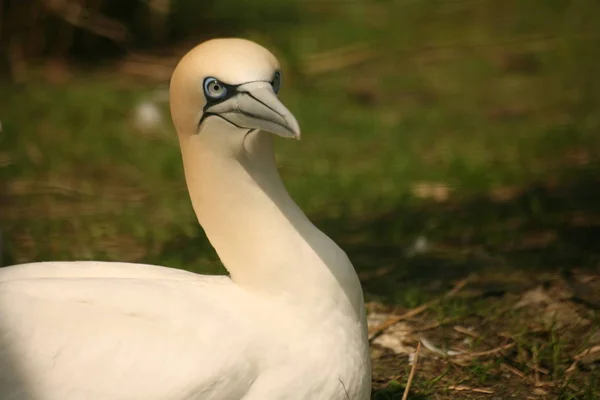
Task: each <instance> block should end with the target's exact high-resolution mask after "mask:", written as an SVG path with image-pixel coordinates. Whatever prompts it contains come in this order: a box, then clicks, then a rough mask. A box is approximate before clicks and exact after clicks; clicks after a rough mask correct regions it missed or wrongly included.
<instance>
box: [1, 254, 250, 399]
mask: <svg viewBox="0 0 600 400" xmlns="http://www.w3.org/2000/svg"><path fill="white" fill-rule="evenodd" d="M53 264H54V266H57V267H59V270H60V273H58V272H57V271H54V273H55V276H51V275H52V273H51V272H50V271H42V269H43V270H45V269H46V268H47V267H48V265H47V264H46V265H43V266H42V265H41V264H37V266H36V264H29V265H27V266H25V268H24V269H23V270H22V271H16V269H19V267H17V268H15V270H13V271H6V272H4V271H2V272H0V398H1V399H7V400H8V399H24V398H29V397H31V398H34V399H43V400H46V399H52V400H53V399H65V400H69V399H84V398H85V399H166V398H169V399H172V398H178V399H187V398H190V399H194V398H200V399H215V400H216V399H229V398H241V397H242V396H243V393H244V391H245V390H247V388H248V387H249V386H250V385H251V383H252V381H253V380H254V379H255V377H254V375H253V374H254V373H255V371H254V370H253V361H252V360H251V359H250V357H246V351H247V348H248V345H247V343H248V341H249V340H255V339H256V337H255V332H254V331H253V329H254V328H253V324H252V323H251V322H250V321H247V320H245V318H248V317H247V314H250V313H246V312H244V307H248V310H250V309H251V308H252V307H253V305H252V304H251V301H249V300H248V299H246V298H245V294H244V292H243V291H241V290H239V289H238V288H237V287H236V286H235V285H233V284H232V283H231V282H230V281H229V280H228V279H227V278H217V277H206V279H203V277H202V276H200V275H193V276H190V279H183V276H184V275H185V274H184V275H180V276H179V278H177V279H176V278H174V276H177V274H178V272H174V274H175V275H173V274H172V273H171V271H175V270H169V271H165V275H164V276H162V278H164V279H161V273H160V271H161V269H156V270H153V269H150V270H148V271H146V270H144V271H141V270H140V271H136V268H138V267H137V266H134V267H132V269H130V270H129V271H128V272H126V271H124V270H119V271H118V273H114V274H113V276H110V275H111V274H110V268H112V267H123V264H120V265H110V266H109V268H108V269H107V270H102V271H101V268H98V267H99V265H98V264H96V269H97V270H96V271H95V272H94V273H92V270H91V269H90V270H89V271H87V272H86V273H84V272H82V271H79V270H76V267H77V266H76V265H75V264H76V263H75V264H72V265H70V263H53ZM72 267H73V268H72ZM79 267H81V265H80V266H79ZM11 268H12V267H11ZM9 269H10V268H9ZM117 269H118V268H117ZM124 269H127V267H124ZM137 272H139V274H138V273H137ZM56 275H59V276H56ZM114 275H118V276H117V277H115V276H114ZM240 308H241V309H240ZM233 383H235V384H233Z"/></svg>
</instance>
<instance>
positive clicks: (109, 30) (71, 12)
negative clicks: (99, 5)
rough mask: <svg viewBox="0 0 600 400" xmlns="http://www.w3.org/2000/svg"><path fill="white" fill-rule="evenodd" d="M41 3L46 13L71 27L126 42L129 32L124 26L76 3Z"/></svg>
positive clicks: (44, 0) (47, 0)
mask: <svg viewBox="0 0 600 400" xmlns="http://www.w3.org/2000/svg"><path fill="white" fill-rule="evenodd" d="M41 2H42V4H44V6H45V7H46V8H47V9H48V11H50V12H52V13H54V14H56V15H57V16H59V17H60V18H62V19H63V20H65V21H66V22H68V23H69V24H71V25H73V26H77V27H79V28H82V29H85V30H87V31H89V32H92V33H94V34H96V35H99V36H103V37H105V38H108V39H111V40H114V41H115V42H119V43H122V42H126V41H127V38H128V37H129V30H128V29H127V27H126V26H125V25H123V24H122V23H120V22H118V21H116V20H114V19H111V18H108V17H106V16H104V15H102V14H100V13H97V12H93V11H90V10H88V9H86V8H84V7H83V6H82V5H81V4H79V3H78V2H75V1H69V0H41Z"/></svg>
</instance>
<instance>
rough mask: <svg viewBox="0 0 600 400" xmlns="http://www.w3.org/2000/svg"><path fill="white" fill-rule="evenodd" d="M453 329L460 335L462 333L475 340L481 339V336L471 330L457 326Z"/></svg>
mask: <svg viewBox="0 0 600 400" xmlns="http://www.w3.org/2000/svg"><path fill="white" fill-rule="evenodd" d="M452 329H454V330H455V331H456V332H458V333H462V334H463V335H467V336H471V337H473V338H478V337H479V334H477V333H476V332H473V331H471V330H470V329H467V328H465V327H464V326H460V325H455V326H453V327H452Z"/></svg>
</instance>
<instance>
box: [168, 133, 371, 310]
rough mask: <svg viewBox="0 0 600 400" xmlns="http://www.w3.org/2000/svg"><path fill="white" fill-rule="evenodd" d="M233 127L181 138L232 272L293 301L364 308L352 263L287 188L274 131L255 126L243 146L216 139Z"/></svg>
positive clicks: (197, 204) (195, 187) (197, 199)
mask: <svg viewBox="0 0 600 400" xmlns="http://www.w3.org/2000/svg"><path fill="white" fill-rule="evenodd" d="M229 133H230V132H215V133H212V132H209V133H200V134H197V135H191V136H186V137H181V138H180V140H181V147H182V154H183V161H184V168H185V173H186V181H187V185H188V189H189V192H190V196H191V199H192V204H193V207H194V210H195V212H196V215H197V217H198V220H199V221H200V224H201V225H202V227H203V228H204V230H205V232H206V235H207V237H208V239H209V240H210V242H211V244H212V245H213V246H214V248H215V250H216V251H217V254H218V255H219V257H220V258H221V261H222V262H223V264H224V266H225V267H226V268H227V270H228V271H229V273H230V275H231V279H232V280H233V281H234V282H235V283H237V284H238V285H240V286H241V287H244V288H246V289H247V290H250V291H256V292H262V293H265V294H267V295H275V296H282V297H285V298H287V300H288V301H290V302H291V303H295V304H300V305H305V304H306V305H311V304H313V303H317V304H319V303H321V304H322V303H323V302H333V303H334V304H332V306H334V307H338V308H339V307H342V308H351V309H352V310H353V312H356V313H357V316H360V315H362V313H363V310H361V309H362V308H363V299H362V290H361V288H360V283H359V281H358V278H357V276H356V272H355V270H354V268H353V267H352V264H351V263H350V262H349V261H348V258H347V257H346V254H345V253H344V252H343V251H342V250H341V249H340V248H339V247H338V246H337V245H336V244H335V243H334V242H333V241H332V240H331V239H329V237H327V236H326V235H325V234H323V233H322V232H321V231H320V230H318V229H317V228H316V227H315V226H314V225H313V224H312V223H311V222H310V221H309V219H308V218H307V217H306V216H305V215H304V213H303V212H302V210H300V208H299V207H298V206H297V205H296V204H295V203H294V201H293V200H292V199H291V197H290V196H289V194H288V192H287V190H286V189H285V187H284V185H283V182H282V181H281V178H280V177H279V173H278V171H277V167H276V165H275V160H274V157H273V146H272V142H271V135H270V134H268V133H264V132H253V133H250V134H248V135H247V136H246V137H245V139H244V141H243V145H242V146H239V147H238V148H237V149H236V148H230V149H229V150H230V151H223V146H222V145H221V144H219V143H217V142H218V141H220V140H227V139H223V136H221V139H218V138H219V136H218V135H228V134H229ZM214 148H218V149H219V151H215V150H214ZM359 318H360V317H359Z"/></svg>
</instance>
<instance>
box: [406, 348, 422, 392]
mask: <svg viewBox="0 0 600 400" xmlns="http://www.w3.org/2000/svg"><path fill="white" fill-rule="evenodd" d="M420 351H421V341H419V343H418V344H417V350H416V351H415V359H414V360H413V365H412V368H411V369H410V374H409V375H408V380H407V381H406V388H404V394H403V395H402V400H406V399H408V392H409V391H410V385H411V383H412V380H413V377H414V376H415V371H416V370H417V361H419V352H420Z"/></svg>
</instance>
